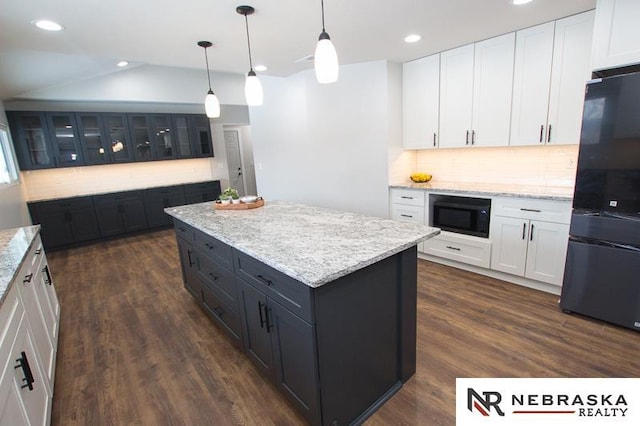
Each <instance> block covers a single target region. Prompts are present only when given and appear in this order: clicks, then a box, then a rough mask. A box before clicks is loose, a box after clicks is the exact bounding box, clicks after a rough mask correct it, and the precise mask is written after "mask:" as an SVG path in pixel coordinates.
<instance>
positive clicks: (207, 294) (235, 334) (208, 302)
mask: <svg viewBox="0 0 640 426" xmlns="http://www.w3.org/2000/svg"><path fill="white" fill-rule="evenodd" d="M200 291H201V292H202V306H203V307H204V309H205V311H206V312H207V313H208V314H209V315H210V316H211V317H212V318H213V319H214V321H217V322H218V323H219V324H220V325H221V326H222V327H223V329H224V330H225V331H226V332H227V334H228V335H229V336H231V338H232V339H233V340H234V342H235V343H236V344H237V345H239V344H240V342H241V341H242V325H241V323H240V314H239V313H238V312H237V310H234V309H232V308H230V307H229V305H227V304H226V303H224V302H223V301H222V300H221V299H220V297H218V295H217V294H216V292H214V291H213V290H212V289H211V288H210V287H209V286H208V285H207V284H206V283H202V287H201V288H200Z"/></svg>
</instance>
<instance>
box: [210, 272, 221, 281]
mask: <svg viewBox="0 0 640 426" xmlns="http://www.w3.org/2000/svg"><path fill="white" fill-rule="evenodd" d="M209 276H210V277H211V278H213V280H214V281H218V279H219V278H220V277H219V276H217V275H215V274H214V273H213V272H209Z"/></svg>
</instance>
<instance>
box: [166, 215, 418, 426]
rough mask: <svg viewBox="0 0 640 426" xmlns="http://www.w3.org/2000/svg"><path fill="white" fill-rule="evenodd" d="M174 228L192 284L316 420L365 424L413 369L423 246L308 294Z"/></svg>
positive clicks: (194, 233) (178, 225)
mask: <svg viewBox="0 0 640 426" xmlns="http://www.w3.org/2000/svg"><path fill="white" fill-rule="evenodd" d="M174 223H175V231H176V236H177V242H178V250H179V254H180V261H181V264H182V275H183V279H184V283H185V288H186V289H187V290H188V291H189V292H190V293H191V295H193V296H194V298H195V299H196V300H197V301H198V303H200V305H201V306H202V308H203V309H204V310H205V312H207V313H208V314H209V315H210V316H211V317H212V318H214V319H216V320H217V323H218V324H219V325H220V326H221V327H222V328H223V330H225V331H226V332H227V334H228V335H229V336H230V337H231V338H232V340H234V342H236V344H238V345H239V346H240V347H241V348H242V350H243V351H244V352H245V354H246V356H247V357H248V358H249V359H250V360H251V361H252V362H253V363H254V364H255V365H256V367H257V368H258V369H259V370H260V371H261V372H262V373H263V374H264V375H265V377H267V378H268V379H269V380H271V381H272V382H273V383H274V384H275V385H276V386H277V387H278V388H279V389H280V391H281V392H282V394H283V395H284V396H286V397H287V399H288V400H289V401H290V402H291V403H292V405H293V406H294V407H295V408H296V409H297V410H298V411H299V412H300V413H301V414H302V415H303V416H304V417H305V419H306V420H307V421H308V422H309V423H310V424H313V425H331V426H339V425H349V424H360V423H362V422H363V421H364V420H365V419H366V418H368V417H369V416H370V415H371V414H372V413H373V412H375V411H376V410H377V409H378V408H379V407H380V406H381V405H382V404H383V403H384V402H385V401H386V400H387V399H389V398H390V397H391V396H392V395H393V394H394V393H395V392H397V391H398V390H399V389H400V388H401V387H402V384H403V383H404V382H406V381H407V380H409V378H410V377H411V376H413V374H414V373H415V361H416V297H417V289H416V280H417V273H416V262H417V260H416V259H417V256H416V255H417V252H416V247H412V248H409V249H407V250H405V251H403V252H400V253H398V254H396V255H393V256H391V257H389V258H386V259H383V260H381V261H379V262H378V263H375V264H373V265H370V266H368V267H365V268H363V269H361V270H358V271H356V272H354V273H351V274H349V275H347V276H344V277H342V278H339V279H337V280H335V281H333V282H331V283H327V284H325V285H323V286H321V287H318V288H311V287H309V286H307V285H305V284H303V283H300V282H298V281H296V280H294V279H292V278H291V277H289V276H287V275H284V274H282V273H281V272H279V271H276V270H275V269H273V268H271V267H269V266H267V265H265V264H263V263H262V262H260V261H258V260H256V259H254V258H252V257H250V256H247V255H246V254H244V253H242V252H240V251H238V250H236V249H234V248H231V247H229V246H228V245H226V244H224V243H222V242H221V241H218V240H216V239H215V238H213V237H211V236H209V235H207V234H205V233H203V232H201V231H199V230H197V229H195V228H193V227H191V226H189V225H187V224H185V223H183V222H181V221H179V220H175V222H174ZM211 296H213V298H212V299H211V300H207V297H211ZM238 322H239V324H238ZM238 329H239V331H238Z"/></svg>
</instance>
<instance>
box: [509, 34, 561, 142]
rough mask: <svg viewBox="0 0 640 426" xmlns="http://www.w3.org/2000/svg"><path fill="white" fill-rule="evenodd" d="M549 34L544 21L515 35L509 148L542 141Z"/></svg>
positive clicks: (550, 57)
mask: <svg viewBox="0 0 640 426" xmlns="http://www.w3.org/2000/svg"><path fill="white" fill-rule="evenodd" d="M553 31H554V23H553V22H548V23H546V24H542V25H538V26H535V27H531V28H527V29H526V30H522V31H518V32H517V34H516V58H515V66H514V81H513V106H512V111H511V142H510V144H511V145H533V144H539V143H543V142H544V140H545V137H546V135H545V132H544V130H545V127H546V124H547V112H548V109H549V87H550V85H551V62H552V60H553Z"/></svg>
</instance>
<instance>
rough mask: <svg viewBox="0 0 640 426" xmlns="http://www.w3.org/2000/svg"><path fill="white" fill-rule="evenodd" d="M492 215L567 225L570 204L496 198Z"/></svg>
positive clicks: (569, 215)
mask: <svg viewBox="0 0 640 426" xmlns="http://www.w3.org/2000/svg"><path fill="white" fill-rule="evenodd" d="M491 208H492V213H493V214H494V215H496V216H505V217H515V218H520V219H533V220H541V221H544V222H556V223H565V224H569V222H570V221H571V202H570V201H554V200H535V199H531V198H517V197H496V198H494V199H493V202H492V206H491Z"/></svg>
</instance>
